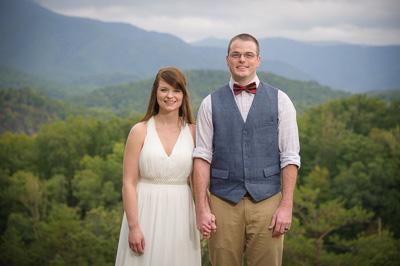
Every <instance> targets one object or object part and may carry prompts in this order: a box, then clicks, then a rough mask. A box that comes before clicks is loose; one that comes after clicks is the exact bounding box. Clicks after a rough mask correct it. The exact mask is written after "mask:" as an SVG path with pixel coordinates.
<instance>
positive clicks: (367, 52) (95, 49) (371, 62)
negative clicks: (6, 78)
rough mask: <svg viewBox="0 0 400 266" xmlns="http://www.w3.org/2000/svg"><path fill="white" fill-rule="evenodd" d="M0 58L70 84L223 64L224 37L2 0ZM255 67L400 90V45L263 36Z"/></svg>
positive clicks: (338, 85) (100, 83) (349, 86)
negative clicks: (185, 37) (196, 40)
mask: <svg viewBox="0 0 400 266" xmlns="http://www.w3.org/2000/svg"><path fill="white" fill-rule="evenodd" d="M0 36H1V37H2V41H1V42H0V62H1V64H2V65H4V66H7V67H10V68H14V69H18V70H20V71H23V72H26V73H28V74H30V75H34V76H38V77H41V78H45V79H46V80H52V81H57V82H59V83H60V82H61V83H64V84H70V85H74V86H79V85H82V86H91V87H104V86H109V85H111V84H117V83H121V82H133V81H140V80H145V79H148V78H151V77H153V76H154V74H155V73H157V71H158V70H159V69H160V68H162V67H166V66H175V67H178V68H179V69H182V70H193V69H209V70H227V67H226V62H225V55H226V45H227V41H226V40H206V41H204V42H202V43H201V45H202V46H196V45H191V44H188V43H185V42H184V41H182V40H181V39H179V38H177V37H175V36H173V35H170V34H163V33H159V32H149V31H145V30H142V29H139V28H137V27H135V26H132V25H129V24H124V23H105V22H100V21H96V20H91V19H84V18H76V17H67V16H62V15H59V14H56V13H53V12H51V11H49V10H47V9H45V8H42V7H41V6H39V5H37V4H34V3H32V2H30V1H26V0H1V1H0ZM260 46H261V57H262V61H261V65H260V67H259V70H260V71H264V72H272V73H275V74H277V75H280V76H284V77H287V78H291V79H296V80H315V81H316V82H318V83H319V84H323V85H326V86H329V87H331V88H334V89H340V90H344V91H350V92H365V91H368V90H385V89H394V88H398V87H399V84H400V75H399V74H398V73H400V46H388V47H369V46H357V45H344V44H329V45H328V44H325V43H322V44H321V43H318V44H316V43H302V42H296V41H292V40H286V39H262V40H260Z"/></svg>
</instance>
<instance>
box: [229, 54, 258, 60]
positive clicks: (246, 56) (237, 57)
mask: <svg viewBox="0 0 400 266" xmlns="http://www.w3.org/2000/svg"><path fill="white" fill-rule="evenodd" d="M242 55H243V56H244V58H246V59H253V58H254V57H256V56H257V55H256V54H255V53H251V52H249V53H245V54H241V53H236V52H233V53H230V54H229V56H230V57H231V58H233V59H240V58H241V57H242Z"/></svg>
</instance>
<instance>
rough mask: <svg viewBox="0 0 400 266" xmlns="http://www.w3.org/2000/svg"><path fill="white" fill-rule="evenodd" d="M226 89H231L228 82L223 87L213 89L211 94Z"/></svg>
mask: <svg viewBox="0 0 400 266" xmlns="http://www.w3.org/2000/svg"><path fill="white" fill-rule="evenodd" d="M226 89H229V84H228V83H227V84H225V85H223V86H221V87H219V88H218V89H216V90H215V91H213V92H212V93H211V94H215V93H219V92H221V91H224V90H226Z"/></svg>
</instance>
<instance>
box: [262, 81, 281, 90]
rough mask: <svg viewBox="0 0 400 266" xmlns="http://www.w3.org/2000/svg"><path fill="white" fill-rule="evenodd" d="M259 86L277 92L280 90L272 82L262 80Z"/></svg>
mask: <svg viewBox="0 0 400 266" xmlns="http://www.w3.org/2000/svg"><path fill="white" fill-rule="evenodd" d="M258 87H259V88H264V89H266V90H273V91H275V92H278V91H280V90H279V89H278V88H276V87H274V86H272V85H271V84H268V83H266V82H262V81H260V85H258Z"/></svg>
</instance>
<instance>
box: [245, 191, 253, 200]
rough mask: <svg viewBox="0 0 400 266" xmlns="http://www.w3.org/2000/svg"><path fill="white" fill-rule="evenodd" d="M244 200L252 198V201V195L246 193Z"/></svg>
mask: <svg viewBox="0 0 400 266" xmlns="http://www.w3.org/2000/svg"><path fill="white" fill-rule="evenodd" d="M243 198H250V199H252V198H253V197H252V196H251V195H250V193H249V192H246V194H244V196H243Z"/></svg>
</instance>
